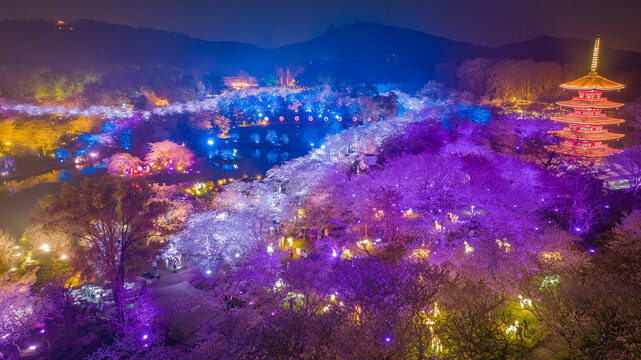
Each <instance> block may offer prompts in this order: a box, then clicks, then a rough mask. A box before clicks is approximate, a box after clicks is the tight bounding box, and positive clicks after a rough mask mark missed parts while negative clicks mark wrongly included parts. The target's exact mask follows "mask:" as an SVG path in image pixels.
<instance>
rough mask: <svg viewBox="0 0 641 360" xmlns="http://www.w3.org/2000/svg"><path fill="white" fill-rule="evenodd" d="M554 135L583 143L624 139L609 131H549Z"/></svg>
mask: <svg viewBox="0 0 641 360" xmlns="http://www.w3.org/2000/svg"><path fill="white" fill-rule="evenodd" d="M548 132H549V133H550V134H552V135H556V136H560V137H564V138H568V139H574V140H583V141H599V140H603V141H605V140H614V139H619V138H622V137H624V136H625V135H623V134H615V133H611V132H608V131H600V132H580V131H572V130H566V129H563V130H557V131H548Z"/></svg>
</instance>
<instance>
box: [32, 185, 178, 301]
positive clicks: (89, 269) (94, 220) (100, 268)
mask: <svg viewBox="0 0 641 360" xmlns="http://www.w3.org/2000/svg"><path fill="white" fill-rule="evenodd" d="M166 211H167V204H166V203H165V202H163V201H160V200H159V199H156V198H155V194H154V192H153V190H152V188H151V186H150V185H148V184H145V183H143V182H142V181H139V180H128V179H120V178H114V177H108V176H105V177H103V178H102V179H100V180H98V181H95V180H89V179H86V180H85V181H83V183H82V184H81V185H80V186H78V187H72V186H65V187H64V188H63V190H62V191H61V192H60V193H59V194H56V195H51V196H48V197H46V198H45V199H43V200H42V201H41V203H40V205H39V207H38V209H37V212H36V216H35V218H34V220H33V221H34V222H37V223H40V224H42V225H43V226H44V229H45V231H57V232H63V233H67V234H71V235H72V236H73V237H74V238H75V239H76V240H77V241H78V244H77V245H78V246H77V247H75V248H74V249H73V252H72V253H71V254H70V257H71V260H72V263H73V264H74V268H75V269H77V270H80V271H82V273H83V275H84V277H85V278H91V277H96V278H98V279H101V280H102V281H103V282H104V283H105V284H107V285H108V286H109V287H110V288H111V289H112V291H113V295H114V300H115V301H116V303H121V301H122V299H123V294H124V292H123V291H124V283H125V280H126V279H127V276H128V275H129V270H131V269H134V268H136V267H137V265H138V264H137V261H140V259H144V258H148V257H149V256H150V255H151V254H153V251H154V250H155V249H158V247H159V243H158V242H155V241H154V237H155V236H157V235H160V234H159V232H158V228H157V225H156V222H155V220H156V219H157V218H158V217H159V216H161V215H163V214H164V213H165V212H166Z"/></svg>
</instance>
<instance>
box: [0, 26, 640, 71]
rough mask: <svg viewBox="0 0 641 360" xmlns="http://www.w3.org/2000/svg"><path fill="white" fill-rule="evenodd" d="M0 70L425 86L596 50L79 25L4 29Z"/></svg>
mask: <svg viewBox="0 0 641 360" xmlns="http://www.w3.org/2000/svg"><path fill="white" fill-rule="evenodd" d="M604 45H606V46H605V47H604V48H603V49H602V51H601V57H600V64H601V65H600V69H602V70H603V71H604V72H605V73H607V72H608V71H611V70H612V71H614V70H616V73H622V72H625V71H627V70H630V71H636V70H637V69H639V68H641V53H636V52H632V51H624V50H615V49H611V48H608V47H607V43H606V42H605V41H604ZM0 48H1V49H3V50H2V51H0V66H5V67H7V66H8V67H11V66H23V67H24V66H26V67H34V68H39V67H47V68H52V69H58V70H61V71H78V70H100V69H105V68H109V67H113V66H115V65H122V66H135V67H148V66H151V65H155V64H169V65H172V66H176V67H178V68H181V69H194V70H198V71H200V72H203V73H211V74H218V75H235V74H237V73H238V72H239V71H241V70H244V71H247V72H248V73H250V74H251V75H255V76H257V77H262V76H266V75H268V74H274V70H275V68H276V66H281V67H285V66H289V67H292V68H294V67H299V68H300V67H303V68H305V69H306V71H305V73H306V77H308V78H311V77H314V76H321V75H326V76H334V77H348V78H352V79H354V80H358V81H368V82H425V81H427V80H429V79H431V78H433V77H434V76H435V68H436V67H437V65H439V64H450V68H455V67H456V66H457V65H458V64H460V62H461V61H463V60H464V59H473V58H477V57H487V58H505V59H532V60H534V61H553V62H558V63H577V64H579V65H581V66H582V65H583V64H585V68H586V72H587V69H588V66H589V63H590V60H591V52H592V43H591V42H590V41H585V40H579V39H559V38H553V37H549V36H541V37H537V38H534V39H530V40H527V41H524V42H520V43H514V44H508V45H504V46H500V47H496V48H490V47H484V46H477V45H474V44H471V43H467V42H461V41H453V40H449V39H446V38H443V37H438V36H433V35H429V34H425V33H423V32H420V31H415V30H408V29H401V28H396V27H392V26H386V25H380V24H373V23H354V24H350V25H344V26H340V27H330V28H329V29H328V30H327V31H326V32H325V33H324V34H322V35H320V36H318V37H316V38H314V39H311V40H309V41H305V42H300V43H295V44H290V45H286V46H282V47H280V48H276V49H271V50H268V49H263V48H260V47H257V46H254V45H249V44H243V43H238V42H226V41H205V40H201V39H195V38H190V37H188V36H185V35H182V34H179V33H173V32H167V31H161V30H153V29H148V28H134V27H129V26H124V25H113V24H107V23H102V22H97V21H93V20H79V21H76V22H73V23H69V24H63V25H59V24H57V23H55V22H51V21H18V20H7V21H3V22H0Z"/></svg>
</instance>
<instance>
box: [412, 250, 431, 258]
mask: <svg viewBox="0 0 641 360" xmlns="http://www.w3.org/2000/svg"><path fill="white" fill-rule="evenodd" d="M412 256H414V257H415V258H417V259H425V258H428V257H429V256H430V251H429V250H427V249H414V250H413V251H412Z"/></svg>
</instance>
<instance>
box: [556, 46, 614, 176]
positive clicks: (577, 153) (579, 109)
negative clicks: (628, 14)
mask: <svg viewBox="0 0 641 360" xmlns="http://www.w3.org/2000/svg"><path fill="white" fill-rule="evenodd" d="M599 43H600V38H599V37H597V39H596V41H595V43H594V53H593V55H592V65H591V67H590V73H588V75H586V76H583V77H581V78H579V79H576V80H573V81H570V82H567V83H565V84H561V85H560V87H561V88H562V89H564V90H573V91H578V92H579V94H578V95H579V96H574V97H572V100H566V101H559V102H557V105H559V106H561V107H563V108H568V109H570V110H571V111H572V112H570V113H567V114H565V115H563V116H558V117H552V120H554V122H557V121H559V122H562V123H565V124H567V126H565V127H564V128H563V129H562V130H558V131H549V133H550V134H552V135H555V136H558V137H560V138H562V141H561V143H560V144H559V145H553V146H546V148H547V149H548V150H551V151H556V152H558V153H561V154H564V155H566V156H567V157H568V160H569V161H570V162H573V163H577V164H581V165H593V166H596V165H599V164H600V163H601V161H602V160H603V158H604V157H605V156H609V155H613V154H616V153H618V152H620V150H617V149H611V148H609V147H608V145H607V144H606V143H605V142H606V141H608V140H614V139H619V138H621V137H623V136H624V135H622V134H614V133H611V132H608V130H607V129H606V126H607V125H612V124H621V123H623V122H625V121H624V120H622V119H615V118H612V117H609V116H607V114H605V113H604V112H603V111H604V110H609V109H617V108H619V107H621V106H623V104H621V103H617V102H612V101H609V100H608V99H607V98H605V97H603V96H602V95H603V92H604V91H615V90H617V91H618V90H621V89H623V88H624V87H625V85H623V84H619V83H617V82H614V81H611V80H608V79H606V78H604V77H602V76H600V75H598V74H597V73H596V69H597V62H598V57H599Z"/></svg>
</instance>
